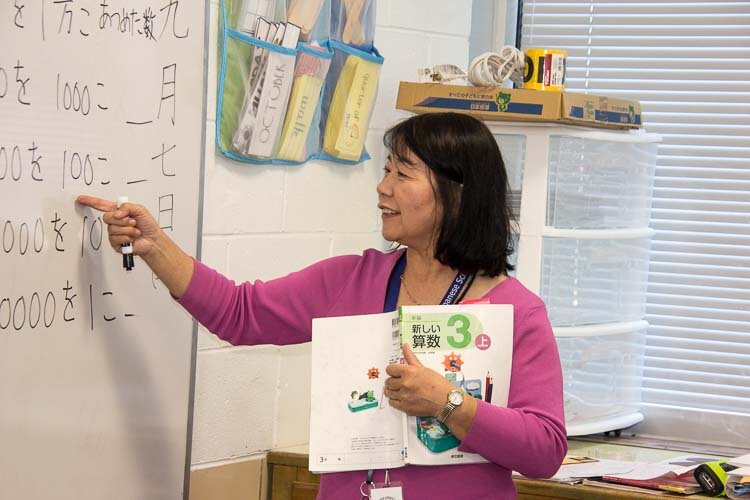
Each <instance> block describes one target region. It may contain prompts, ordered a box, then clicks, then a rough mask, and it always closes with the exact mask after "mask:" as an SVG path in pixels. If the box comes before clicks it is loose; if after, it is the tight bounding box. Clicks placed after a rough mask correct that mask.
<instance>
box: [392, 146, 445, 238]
mask: <svg viewBox="0 0 750 500" xmlns="http://www.w3.org/2000/svg"><path fill="white" fill-rule="evenodd" d="M407 158H408V159H409V161H410V162H411V164H407V163H401V162H399V161H398V160H397V159H396V158H395V156H393V155H388V161H386V164H385V168H384V174H383V179H382V180H381V181H380V183H379V184H378V187H377V191H378V208H379V209H380V210H381V217H382V220H383V238H385V239H386V240H388V241H396V242H398V243H401V244H402V245H406V246H408V247H411V248H415V249H429V248H431V247H432V246H433V244H434V241H435V238H436V234H437V227H438V221H439V220H440V219H441V208H440V206H439V203H438V202H437V200H436V199H435V190H434V187H433V180H432V172H431V170H430V169H429V167H428V166H427V165H425V164H424V162H422V161H421V160H420V159H419V158H418V157H417V156H416V155H415V154H414V153H412V152H411V151H408V156H407Z"/></svg>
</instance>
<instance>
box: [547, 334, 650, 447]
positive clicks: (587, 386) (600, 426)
mask: <svg viewBox="0 0 750 500" xmlns="http://www.w3.org/2000/svg"><path fill="white" fill-rule="evenodd" d="M647 326H648V323H646V322H645V321H636V322H631V323H619V324H612V325H598V326H589V327H583V328H559V329H555V336H556V338H557V346H558V349H559V351H560V361H561V364H562V370H563V390H564V401H565V421H566V425H567V427H568V435H570V436H572V435H581V434H591V433H595V432H603V431H605V430H611V429H616V428H623V427H627V426H629V425H632V424H635V423H637V422H638V421H640V420H641V419H642V415H641V414H640V413H639V412H640V406H641V385H642V380H643V360H644V352H645V339H646V328H647ZM612 422H620V423H619V424H613V423H612Z"/></svg>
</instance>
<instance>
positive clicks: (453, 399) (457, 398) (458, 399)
mask: <svg viewBox="0 0 750 500" xmlns="http://www.w3.org/2000/svg"><path fill="white" fill-rule="evenodd" d="M448 401H450V403H451V404H453V405H456V406H458V405H460V404H461V403H463V402H464V395H463V394H462V393H461V392H460V391H451V392H450V394H448Z"/></svg>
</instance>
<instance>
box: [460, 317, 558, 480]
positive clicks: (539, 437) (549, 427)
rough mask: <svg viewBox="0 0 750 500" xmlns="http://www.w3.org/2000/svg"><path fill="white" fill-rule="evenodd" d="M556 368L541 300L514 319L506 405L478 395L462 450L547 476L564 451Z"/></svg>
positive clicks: (529, 473)
mask: <svg viewBox="0 0 750 500" xmlns="http://www.w3.org/2000/svg"><path fill="white" fill-rule="evenodd" d="M562 394H563V391H562V372H561V369H560V360H559V355H558V353H557V344H556V342H555V337H554V334H553V333H552V327H551V326H550V323H549V319H548V318H547V311H546V309H545V307H544V306H537V307H534V308H532V309H530V310H528V311H527V313H526V315H525V317H523V318H522V319H520V321H518V322H517V323H516V332H515V335H514V341H513V366H512V369H511V381H510V392H509V395H508V407H507V408H501V407H498V406H493V405H490V404H488V403H485V402H483V401H478V403H479V405H478V407H477V414H476V417H475V418H474V422H473V424H472V426H471V429H469V433H468V434H467V435H466V437H465V439H464V441H463V442H462V444H461V447H460V448H459V449H460V450H462V451H467V452H473V453H479V454H480V455H482V456H483V457H484V458H486V459H487V460H489V461H491V462H494V463H496V464H498V465H500V466H502V467H505V468H506V469H510V470H515V471H518V472H519V473H521V474H523V475H524V476H527V477H550V476H552V475H554V474H555V473H556V472H557V470H558V469H559V467H560V464H561V463H562V460H563V458H564V457H565V453H566V452H567V447H568V445H567V440H566V431H565V419H564V416H563V400H562Z"/></svg>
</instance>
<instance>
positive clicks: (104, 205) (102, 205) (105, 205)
mask: <svg viewBox="0 0 750 500" xmlns="http://www.w3.org/2000/svg"><path fill="white" fill-rule="evenodd" d="M76 201H77V202H78V203H80V204H81V205H86V206H87V207H91V208H95V209H96V210H99V211H100V212H113V211H115V210H117V204H116V203H115V202H114V201H112V200H105V199H104V198H97V197H96V196H88V195H85V194H82V195H80V196H79V197H78V198H76Z"/></svg>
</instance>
